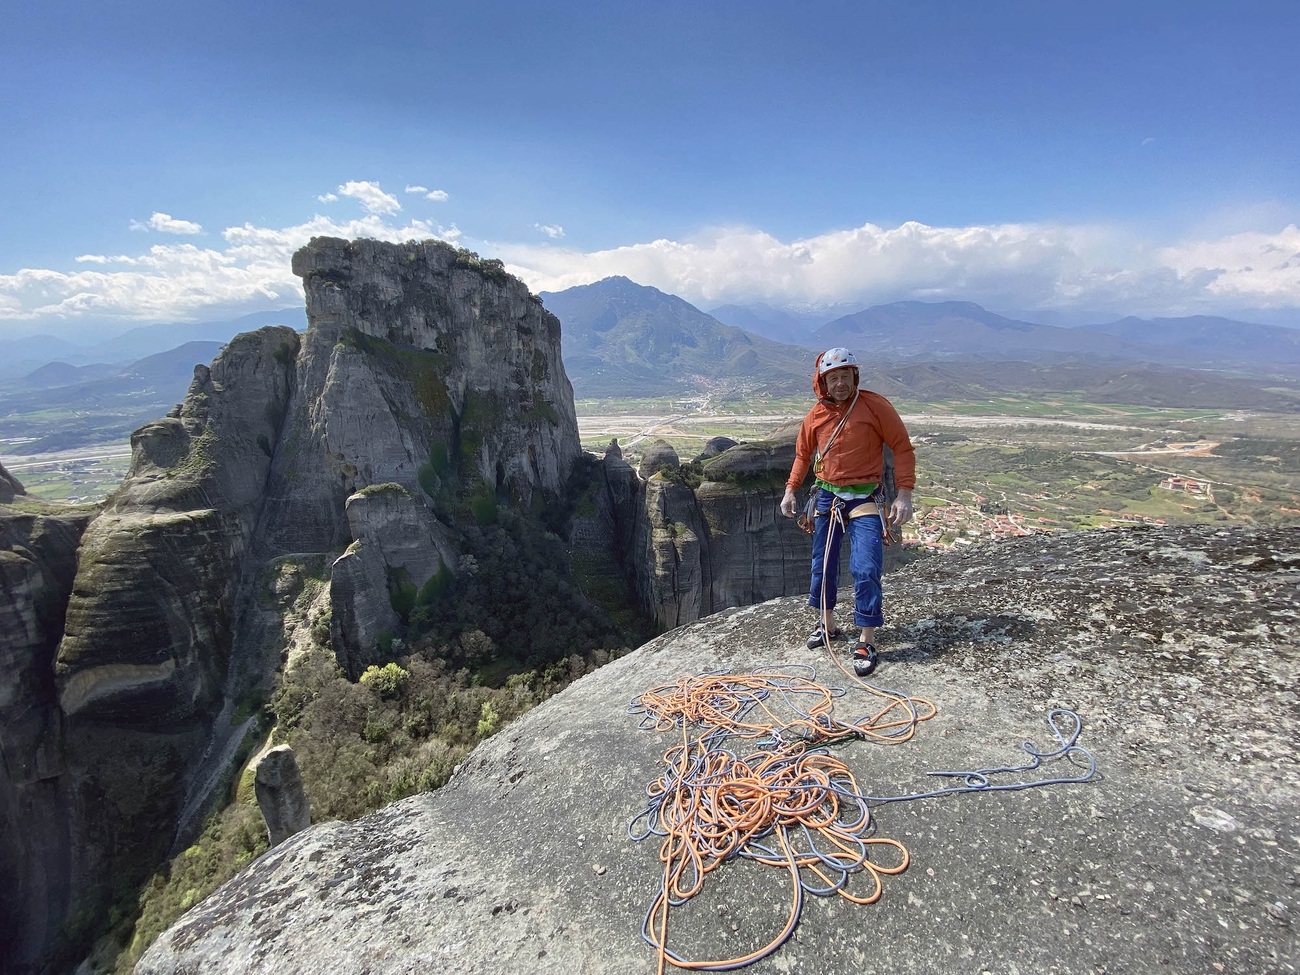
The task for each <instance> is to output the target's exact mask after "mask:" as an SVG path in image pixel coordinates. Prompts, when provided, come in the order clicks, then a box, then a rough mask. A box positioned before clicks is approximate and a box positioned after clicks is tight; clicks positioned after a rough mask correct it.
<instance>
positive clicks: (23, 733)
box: [0, 476, 95, 964]
mask: <svg viewBox="0 0 1300 975" xmlns="http://www.w3.org/2000/svg"><path fill="white" fill-rule="evenodd" d="M4 483H5V479H4V477H2V476H0V491H2V490H3V487H4ZM14 502H17V504H14ZM94 515H95V508H94V507H92V506H88V505H85V506H83V505H78V506H72V505H62V504H58V503H54V502H46V501H41V500H39V499H37V498H33V497H30V496H28V495H25V494H23V493H21V491H20V492H19V493H18V494H17V495H16V496H14V497H10V498H8V500H7V501H6V502H5V503H2V504H0V958H7V959H11V960H12V962H13V963H14V964H26V963H28V962H31V961H34V960H35V959H37V958H39V957H40V956H41V954H42V952H43V950H44V947H45V945H46V944H48V943H49V942H50V940H51V939H53V938H54V937H56V936H57V934H58V931H59V929H60V926H61V924H62V921H63V917H64V913H65V912H66V910H67V905H68V900H69V897H70V893H71V890H70V884H69V882H68V877H67V867H68V864H69V861H70V859H71V857H72V850H71V847H70V837H69V835H68V831H67V828H66V814H65V809H66V807H67V802H68V796H67V794H66V790H65V788H64V784H63V782H62V779H61V777H62V775H63V772H64V760H63V736H62V721H61V715H60V713H59V707H58V697H57V694H56V692H55V687H54V654H55V650H56V649H57V647H58V645H59V639H60V638H61V637H62V635H63V615H64V610H65V607H66V606H67V602H68V596H69V594H70V593H71V591H72V580H73V576H74V575H75V574H76V571H77V557H76V556H77V544H78V542H79V541H80V539H81V535H82V532H84V531H85V528H86V525H87V524H88V523H89V522H90V520H91V518H93V517H94Z"/></svg>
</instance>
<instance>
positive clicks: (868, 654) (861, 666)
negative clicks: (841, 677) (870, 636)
mask: <svg viewBox="0 0 1300 975" xmlns="http://www.w3.org/2000/svg"><path fill="white" fill-rule="evenodd" d="M879 662H880V653H879V651H877V650H876V648H875V647H874V646H872V645H871V644H870V643H862V642H859V643H858V645H857V646H855V647H854V648H853V672H854V673H855V674H857V675H858V676H859V677H866V676H867V675H868V674H870V673H871V672H872V671H873V670H875V669H876V664H877V663H879Z"/></svg>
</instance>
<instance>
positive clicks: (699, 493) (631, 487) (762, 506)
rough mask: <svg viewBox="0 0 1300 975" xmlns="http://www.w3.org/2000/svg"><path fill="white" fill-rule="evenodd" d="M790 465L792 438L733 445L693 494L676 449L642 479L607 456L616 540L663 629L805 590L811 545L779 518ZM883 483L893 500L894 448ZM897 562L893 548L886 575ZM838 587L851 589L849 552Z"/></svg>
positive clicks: (657, 454)
mask: <svg viewBox="0 0 1300 975" xmlns="http://www.w3.org/2000/svg"><path fill="white" fill-rule="evenodd" d="M663 446H664V447H667V445H666V444H665V445H663ZM793 462H794V438H793V437H792V436H787V437H782V438H779V439H776V440H772V441H762V442H757V443H749V444H737V445H733V446H731V447H728V448H726V449H725V450H721V451H720V452H718V453H716V454H714V455H713V456H711V457H708V458H706V459H705V460H704V461H703V472H704V473H703V479H702V480H701V481H700V483H699V484H698V485H697V486H695V487H694V488H692V487H690V486H689V479H688V478H687V477H686V476H685V475H684V474H683V469H682V468H681V467H680V466H679V465H678V464H677V457H676V455H675V454H674V453H673V451H672V450H671V448H668V449H666V450H664V449H658V450H656V449H654V448H653V447H652V448H651V449H649V450H647V452H646V454H645V455H644V457H643V459H642V465H641V470H642V472H643V473H644V474H647V475H649V476H648V477H645V478H643V477H642V476H640V475H639V474H638V473H637V472H636V471H633V470H632V468H631V467H630V466H628V464H627V463H626V462H624V461H623V460H622V459H621V457H619V456H615V455H612V454H611V455H607V456H606V459H605V462H604V465H603V470H604V473H605V489H606V492H607V496H608V499H609V500H608V502H607V503H608V505H609V507H610V508H611V510H612V511H613V513H614V514H613V518H612V521H613V531H612V533H611V534H612V541H613V544H614V546H615V548H616V551H617V552H618V554H619V558H620V559H621V561H622V564H623V565H624V567H625V570H626V573H627V576H628V578H629V580H630V582H631V585H632V586H633V588H634V590H635V592H636V594H637V596H638V598H639V599H640V602H641V605H642V606H643V607H644V609H645V610H646V612H648V613H649V614H650V615H651V616H653V617H654V619H655V622H656V623H657V624H658V626H659V627H660V628H661V629H671V628H673V627H675V626H681V625H683V624H685V623H691V622H694V621H695V620H697V619H700V618H701V617H703V616H708V615H709V614H710V613H716V612H718V611H719V610H723V609H727V608H728V607H732V606H749V605H752V604H753V603H759V602H763V601H765V600H768V599H774V598H776V597H777V596H790V595H802V594H804V593H806V592H807V591H808V580H809V564H810V560H811V555H812V542H811V539H810V537H809V536H808V535H805V534H804V533H803V532H801V531H800V530H799V529H798V527H797V526H796V525H795V523H794V521H793V520H792V519H789V518H785V517H782V515H781V514H780V504H781V496H782V494H783V493H784V491H785V480H786V478H787V477H788V476H789V473H790V468H791V466H792V464H793ZM884 480H885V485H886V493H887V496H888V497H890V498H892V497H893V494H892V492H893V483H894V481H893V456H892V454H891V453H890V452H889V448H887V447H886V448H885V478H884ZM896 561H897V550H896V549H893V548H886V549H885V568H886V570H887V571H888V570H889V569H890V568H892V567H893V566H894V564H895V563H896ZM840 580H841V586H844V585H851V584H852V583H851V577H850V575H849V569H848V547H847V546H844V547H843V548H842V550H841V553H840Z"/></svg>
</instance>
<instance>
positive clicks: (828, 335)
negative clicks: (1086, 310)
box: [811, 301, 1147, 361]
mask: <svg viewBox="0 0 1300 975" xmlns="http://www.w3.org/2000/svg"><path fill="white" fill-rule="evenodd" d="M811 341H812V343H813V344H814V345H816V346H818V347H820V348H828V347H830V346H834V345H843V346H846V347H848V348H849V349H852V350H853V351H854V352H855V353H857V354H858V357H859V359H860V360H861V359H862V358H863V357H876V358H883V359H956V358H965V359H1018V360H1040V359H1044V358H1047V359H1060V358H1063V357H1069V356H1093V357H1097V356H1100V357H1104V358H1106V359H1111V360H1114V359H1128V360H1135V361H1143V360H1144V359H1146V358H1147V355H1146V354H1145V352H1146V350H1144V349H1142V348H1140V347H1131V346H1130V344H1129V343H1126V342H1122V341H1117V340H1115V339H1113V338H1110V339H1103V338H1102V337H1101V336H1099V335H1097V334H1095V333H1092V332H1084V331H1081V330H1079V329H1069V328H1058V327H1056V326H1053V325H1038V324H1035V323H1033V322H1023V321H1018V320H1016V319H1013V318H1005V317H1004V316H1002V315H998V314H995V313H993V312H991V311H988V310H986V309H984V308H981V307H980V306H979V305H977V304H975V303H973V302H969V301H940V302H924V301H896V302H893V303H892V304H888V305H874V306H873V307H871V308H867V309H864V310H863V311H860V312H857V313H855V314H852V315H845V316H844V317H843V318H837V319H836V320H835V321H833V322H829V323H827V324H826V325H823V326H822V327H821V328H819V329H818V330H817V331H815V332H814V333H813V334H812V336H811Z"/></svg>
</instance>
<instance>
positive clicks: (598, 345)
mask: <svg viewBox="0 0 1300 975" xmlns="http://www.w3.org/2000/svg"><path fill="white" fill-rule="evenodd" d="M540 297H541V298H542V300H543V302H544V303H545V305H546V307H547V308H548V310H550V311H551V312H552V313H553V314H555V315H556V317H558V318H559V319H560V322H561V324H562V326H563V329H562V335H563V343H564V362H565V368H566V370H567V371H568V374H569V378H570V381H571V382H572V383H573V387H574V392H575V395H576V396H578V397H579V398H582V397H599V396H621V397H634V396H653V395H671V394H682V393H685V392H708V391H719V390H723V389H727V388H730V389H732V390H736V389H741V388H748V389H753V388H755V387H763V388H766V389H768V390H770V391H773V392H803V391H804V390H806V389H807V388H808V382H809V374H810V370H811V366H812V361H813V356H814V355H815V354H816V353H815V352H814V351H813V350H814V349H825V348H829V347H832V346H836V345H843V346H847V347H848V348H850V349H852V350H854V351H855V352H856V353H857V355H858V360H859V362H860V363H861V364H862V370H863V377H864V382H866V383H867V385H869V386H870V387H871V388H872V389H876V390H877V391H879V392H881V393H884V394H885V395H888V396H897V397H900V398H905V399H912V400H921V401H935V400H941V399H963V398H965V399H985V398H987V397H989V396H993V395H1005V394H1007V393H1010V392H1052V393H1059V392H1070V391H1073V392H1079V393H1081V394H1083V395H1084V396H1086V397H1087V398H1090V399H1091V400H1092V401H1094V402H1125V403H1132V404H1143V405H1151V406H1158V405H1163V406H1204V407H1227V408H1236V409H1267V410H1290V409H1293V408H1294V407H1295V405H1296V403H1297V402H1298V401H1300V387H1297V386H1296V384H1295V383H1294V382H1293V381H1292V380H1293V379H1294V378H1295V377H1297V376H1300V330H1294V329H1287V328H1282V327H1278V326H1270V325H1254V324H1250V323H1245V322H1232V321H1229V320H1227V319H1214V318H1203V317H1198V318H1171V319H1156V320H1154V321H1149V322H1148V321H1143V320H1142V319H1136V318H1127V319H1122V320H1121V321H1118V322H1113V323H1110V324H1104V325H1096V326H1091V327H1085V328H1061V327H1059V326H1054V325H1040V324H1036V323H1034V322H1025V321H1020V320H1017V319H1011V318H1007V317H1005V316H1002V315H998V314H996V313H994V312H990V311H988V310H987V309H985V308H982V307H981V306H979V305H977V304H974V303H972V302H960V301H948V302H933V303H932V302H920V301H900V302H893V303H891V304H885V305H876V306H873V307H871V308H867V309H863V310H862V311H858V312H854V313H852V314H849V315H844V316H841V317H840V318H837V319H835V320H834V321H831V322H828V323H826V324H824V325H822V326H821V327H820V328H817V329H815V330H814V331H813V332H812V333H811V334H810V335H809V336H808V337H807V339H806V340H805V341H804V342H803V344H802V345H794V344H790V343H782V342H777V341H774V340H772V339H770V338H765V337H764V336H761V335H757V334H754V333H753V332H749V331H747V330H745V329H742V328H738V327H736V326H734V325H726V324H724V323H723V322H721V321H719V320H718V318H717V317H715V316H713V315H710V314H706V313H705V312H702V311H700V310H699V309H698V308H696V307H695V306H693V305H691V304H690V303H689V302H687V301H685V300H683V299H681V298H678V297H676V296H675V295H669V294H665V293H664V292H662V291H659V290H658V289H656V288H649V287H644V286H642V285H638V284H635V283H634V282H632V281H629V280H628V279H627V278H623V277H614V278H606V279H605V280H603V281H598V282H596V283H595V284H589V285H583V286H580V287H576V288H569V289H568V290H566V291H562V292H558V293H544V294H542V295H541V296H540ZM753 307H754V306H745V307H742V306H723V308H722V309H718V311H720V312H724V313H728V314H729V315H730V316H731V318H732V321H739V320H742V319H741V316H740V312H741V311H744V310H745V309H746V308H753ZM759 310H760V311H763V312H764V313H765V314H768V315H769V318H768V319H767V321H768V323H769V324H770V323H771V321H772V319H771V318H770V314H771V313H773V312H775V311H776V310H775V309H771V308H766V309H763V308H760V309H759ZM786 324H787V325H788V326H789V327H790V328H794V327H795V326H796V325H797V324H798V322H796V321H795V320H794V319H793V318H789V319H788V321H787V323H786ZM1263 375H1268V376H1271V377H1273V378H1271V379H1269V380H1267V381H1266V382H1261V381H1260V378H1259V377H1260V376H1263ZM1266 387H1267V388H1266Z"/></svg>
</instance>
